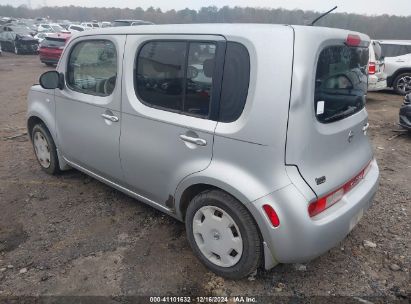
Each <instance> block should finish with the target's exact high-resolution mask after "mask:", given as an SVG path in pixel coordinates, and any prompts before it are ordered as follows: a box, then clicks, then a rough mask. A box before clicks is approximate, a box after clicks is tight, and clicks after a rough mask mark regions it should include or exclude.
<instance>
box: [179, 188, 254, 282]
mask: <svg viewBox="0 0 411 304" xmlns="http://www.w3.org/2000/svg"><path fill="white" fill-rule="evenodd" d="M186 230H187V237H188V241H189V243H190V245H191V248H192V249H193V251H194V253H195V254H196V255H197V257H198V258H199V259H200V261H201V262H202V263H203V264H204V265H205V266H207V267H208V268H209V269H210V270H211V271H213V272H214V273H216V274H217V275H219V276H222V277H225V278H229V279H241V278H243V277H245V276H247V275H249V274H250V273H252V272H254V271H255V270H256V269H257V268H258V267H259V266H260V262H261V253H262V247H261V244H262V242H261V238H260V234H259V231H258V228H257V225H256V223H255V222H254V219H253V217H252V216H251V214H250V213H249V212H248V211H247V209H246V208H245V207H244V205H243V204H241V203H240V202H239V201H237V200H236V199H235V198H233V197H232V196H230V195H229V194H227V193H224V192H222V191H219V190H208V191H205V192H202V193H200V194H199V195H197V196H196V197H194V199H193V200H192V201H191V202H190V204H189V206H188V208H187V214H186Z"/></svg>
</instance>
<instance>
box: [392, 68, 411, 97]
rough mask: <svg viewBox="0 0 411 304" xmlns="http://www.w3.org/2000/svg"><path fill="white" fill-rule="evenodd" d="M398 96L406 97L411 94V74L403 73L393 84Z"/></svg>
mask: <svg viewBox="0 0 411 304" xmlns="http://www.w3.org/2000/svg"><path fill="white" fill-rule="evenodd" d="M393 87H394V90H395V92H396V93H397V94H400V95H406V94H408V93H411V73H403V74H400V75H398V76H397V78H395V80H394V84H393Z"/></svg>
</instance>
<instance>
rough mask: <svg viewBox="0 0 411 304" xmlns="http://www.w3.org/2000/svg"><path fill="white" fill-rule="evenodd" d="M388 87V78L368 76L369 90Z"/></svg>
mask: <svg viewBox="0 0 411 304" xmlns="http://www.w3.org/2000/svg"><path fill="white" fill-rule="evenodd" d="M386 88H387V79H386V78H384V77H380V78H379V77H378V76H376V75H370V76H368V91H379V90H384V89H386Z"/></svg>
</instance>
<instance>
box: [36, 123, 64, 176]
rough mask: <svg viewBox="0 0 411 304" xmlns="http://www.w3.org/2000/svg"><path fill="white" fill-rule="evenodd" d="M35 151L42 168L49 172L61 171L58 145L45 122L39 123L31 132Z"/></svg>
mask: <svg viewBox="0 0 411 304" xmlns="http://www.w3.org/2000/svg"><path fill="white" fill-rule="evenodd" d="M31 138H32V142H33V148H34V153H35V155H36V158H37V161H38V162H39V164H40V166H41V169H43V171H45V172H47V173H49V174H56V173H58V172H60V168H59V164H58V157H57V150H56V145H55V144H54V141H53V138H52V137H51V135H50V132H49V131H48V130H47V128H46V126H45V125H44V124H37V125H35V126H34V127H33V131H32V132H31Z"/></svg>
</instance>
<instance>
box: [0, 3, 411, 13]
mask: <svg viewBox="0 0 411 304" xmlns="http://www.w3.org/2000/svg"><path fill="white" fill-rule="evenodd" d="M28 3H31V6H32V7H33V8H35V7H39V6H44V5H48V6H66V5H77V6H89V7H90V6H91V7H92V6H98V7H113V6H116V7H130V8H135V7H138V6H140V7H143V8H148V7H150V6H153V7H155V8H157V7H159V8H161V9H162V10H170V9H175V10H180V9H184V8H186V7H188V8H191V9H199V8H201V7H202V6H210V5H215V6H217V7H222V6H225V5H228V6H232V7H233V6H250V7H270V8H279V7H282V8H286V9H296V8H298V9H302V10H314V11H321V12H323V11H327V10H328V9H331V8H332V7H333V6H334V5H338V10H337V12H349V13H358V14H367V15H381V14H390V15H401V16H410V15H411V0H391V1H388V0H332V1H326V0H190V1H189V0H139V1H132V0H64V1H62V0H0V4H11V5H14V6H18V5H21V4H28ZM0 15H1V12H0Z"/></svg>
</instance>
